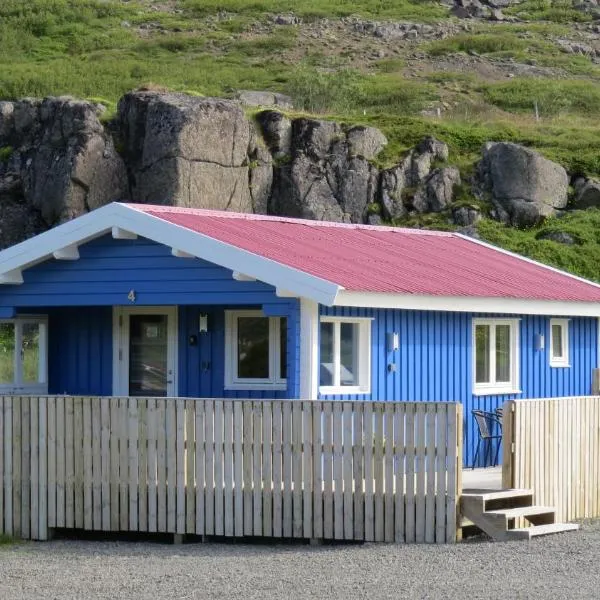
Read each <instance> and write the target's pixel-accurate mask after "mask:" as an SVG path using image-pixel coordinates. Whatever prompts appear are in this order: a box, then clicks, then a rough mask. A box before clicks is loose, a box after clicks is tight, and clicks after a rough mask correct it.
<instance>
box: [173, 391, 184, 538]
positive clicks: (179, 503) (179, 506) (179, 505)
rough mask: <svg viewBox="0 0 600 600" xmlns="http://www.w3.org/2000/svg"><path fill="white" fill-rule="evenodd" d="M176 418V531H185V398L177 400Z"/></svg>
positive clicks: (181, 532)
mask: <svg viewBox="0 0 600 600" xmlns="http://www.w3.org/2000/svg"><path fill="white" fill-rule="evenodd" d="M175 419H176V425H175V426H176V436H177V438H176V445H175V452H176V455H175V461H176V463H175V472H176V478H177V480H176V482H175V483H176V486H177V489H176V500H175V503H176V504H175V511H176V514H175V531H176V533H179V534H184V533H185V400H184V399H183V398H177V399H176V400H175Z"/></svg>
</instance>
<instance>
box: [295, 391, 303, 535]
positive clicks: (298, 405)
mask: <svg viewBox="0 0 600 600" xmlns="http://www.w3.org/2000/svg"><path fill="white" fill-rule="evenodd" d="M292 510H293V525H292V537H295V538H300V537H302V534H303V527H302V517H303V512H302V402H300V401H295V402H292Z"/></svg>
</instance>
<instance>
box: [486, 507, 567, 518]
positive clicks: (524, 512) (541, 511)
mask: <svg viewBox="0 0 600 600" xmlns="http://www.w3.org/2000/svg"><path fill="white" fill-rule="evenodd" d="M555 512H556V509H555V508H552V507H551V506H535V505H534V506H519V507H518V508H499V509H496V510H486V511H485V514H486V515H498V516H503V517H506V518H507V519H518V518H520V517H525V518H527V517H532V516H534V515H548V514H554V513H555Z"/></svg>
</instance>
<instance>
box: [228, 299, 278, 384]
mask: <svg viewBox="0 0 600 600" xmlns="http://www.w3.org/2000/svg"><path fill="white" fill-rule="evenodd" d="M225 328H226V331H225V389H227V390H252V389H270V390H272V389H281V390H284V389H286V387H287V381H286V377H287V319H286V318H285V317H266V316H265V315H264V314H263V313H262V312H261V311H259V310H243V311H242V310H238V311H233V310H230V311H226V312H225Z"/></svg>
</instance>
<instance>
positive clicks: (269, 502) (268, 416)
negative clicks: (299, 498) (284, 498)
mask: <svg viewBox="0 0 600 600" xmlns="http://www.w3.org/2000/svg"><path fill="white" fill-rule="evenodd" d="M262 405H263V406H262V408H263V414H262V507H263V509H262V512H263V526H262V534H263V535H264V536H265V537H272V535H273V447H272V444H273V410H272V405H271V402H270V401H268V400H263V401H262Z"/></svg>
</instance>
